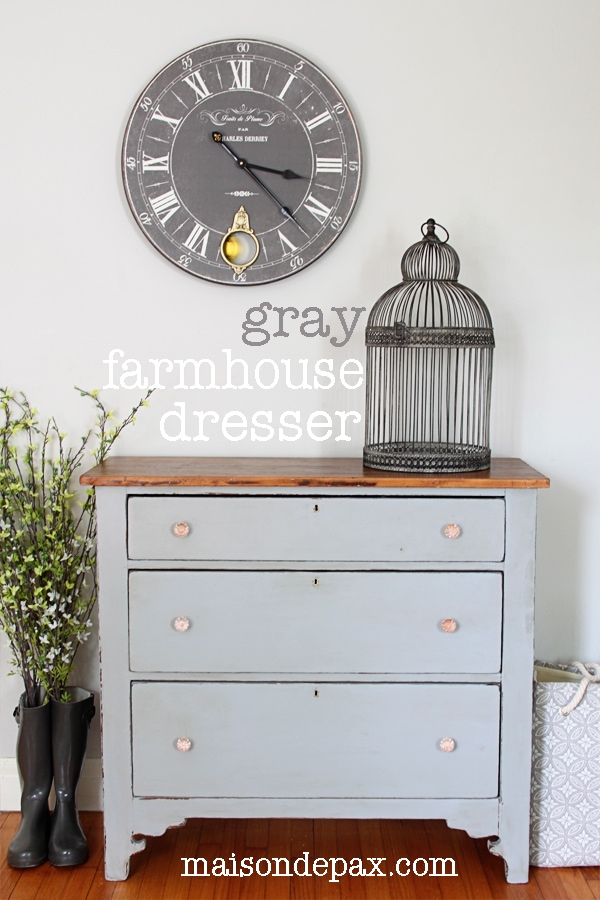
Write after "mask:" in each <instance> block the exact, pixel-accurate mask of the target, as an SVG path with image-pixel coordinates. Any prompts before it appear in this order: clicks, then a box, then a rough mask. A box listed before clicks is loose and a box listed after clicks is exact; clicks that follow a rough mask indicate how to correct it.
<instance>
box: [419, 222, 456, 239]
mask: <svg viewBox="0 0 600 900" xmlns="http://www.w3.org/2000/svg"><path fill="white" fill-rule="evenodd" d="M436 228H441V229H442V231H443V232H445V234H446V240H444V241H440V244H447V243H448V241H449V240H450V233H449V232H448V229H447V228H444V226H443V225H440V223H439V222H436V221H435V219H427V221H426V222H423V224H422V225H421V234H422V235H423V237H427V235H428V234H429V235H431V234H435V229H436ZM424 229H427V230H426V231H424Z"/></svg>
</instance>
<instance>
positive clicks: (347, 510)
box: [128, 496, 504, 562]
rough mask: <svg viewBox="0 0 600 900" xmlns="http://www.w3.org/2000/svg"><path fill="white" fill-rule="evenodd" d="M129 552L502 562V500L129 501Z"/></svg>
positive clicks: (142, 555)
mask: <svg viewBox="0 0 600 900" xmlns="http://www.w3.org/2000/svg"><path fill="white" fill-rule="evenodd" d="M448 526H454V527H452V528H450V529H449V528H448ZM175 532H178V534H176V533H175ZM128 552H129V558H130V559H165V560H177V559H181V560H183V559H186V560H192V559H193V560H289V561H303V560H314V561H320V560H322V561H325V560H330V561H336V560H338V561H359V562H360V561H365V562H367V561H376V562H379V561H391V562H394V561H396V562H399V561H434V562H478V561H482V562H483V561H501V560H502V559H503V558H504V500H503V498H501V497H496V498H493V499H490V498H477V497H474V498H464V497H463V498H453V497H448V498H443V499H440V498H420V497H404V498H389V497H377V498H371V497H369V498H367V497H347V498H344V497H316V496H314V497H268V496H264V497H261V496H258V497H257V496H246V497H239V496H235V497H233V496H217V497H214V496H213V497H204V496H203V497H198V496H196V497H189V496H188V497H185V496H182V497H130V498H129V504H128Z"/></svg>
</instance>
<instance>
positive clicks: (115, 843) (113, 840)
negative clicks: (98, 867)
mask: <svg viewBox="0 0 600 900" xmlns="http://www.w3.org/2000/svg"><path fill="white" fill-rule="evenodd" d="M145 847H146V841H145V840H144V839H143V838H142V839H140V840H134V839H133V838H132V837H131V836H129V839H127V837H126V838H125V840H123V836H122V835H119V836H117V835H114V834H113V835H111V834H106V833H105V835H104V877H105V878H106V880H107V881H125V879H126V878H127V876H128V875H129V860H130V859H131V857H132V856H133V854H134V853H140V852H141V851H142V850H144V849H145Z"/></svg>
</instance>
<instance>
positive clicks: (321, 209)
mask: <svg viewBox="0 0 600 900" xmlns="http://www.w3.org/2000/svg"><path fill="white" fill-rule="evenodd" d="M304 208H305V209H306V210H308V212H309V213H312V215H313V216H314V217H315V219H318V221H319V222H324V221H325V219H326V218H327V216H328V215H329V213H330V212H331V209H330V208H329V207H328V206H325V204H324V203H321V201H320V200H317V198H316V197H313V195H312V194H309V195H308V197H307V198H306V203H305V204H304Z"/></svg>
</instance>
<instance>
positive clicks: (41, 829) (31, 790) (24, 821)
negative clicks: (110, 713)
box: [6, 694, 52, 869]
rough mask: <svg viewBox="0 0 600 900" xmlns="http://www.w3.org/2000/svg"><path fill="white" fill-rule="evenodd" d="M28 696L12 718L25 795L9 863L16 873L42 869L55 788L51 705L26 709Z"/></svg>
mask: <svg viewBox="0 0 600 900" xmlns="http://www.w3.org/2000/svg"><path fill="white" fill-rule="evenodd" d="M24 703H25V694H21V697H20V700H19V705H18V706H17V708H16V709H15V711H14V713H13V715H14V717H15V719H16V720H17V722H18V723H19V734H18V736H17V764H18V766H19V772H20V773H21V779H22V781H23V791H22V793H21V825H20V827H19V830H18V831H17V833H16V835H15V836H14V838H13V839H12V841H11V843H10V846H9V848H8V852H7V854H6V860H7V862H8V864H9V866H14V868H15V869H29V868H31V867H33V866H39V865H41V864H42V863H43V862H44V860H45V859H46V857H47V856H48V836H49V834H50V811H49V809H48V795H49V793H50V787H51V786H52V738H51V723H50V714H51V713H50V704H49V703H45V704H43V705H42V706H24V705H23V704H24Z"/></svg>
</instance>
